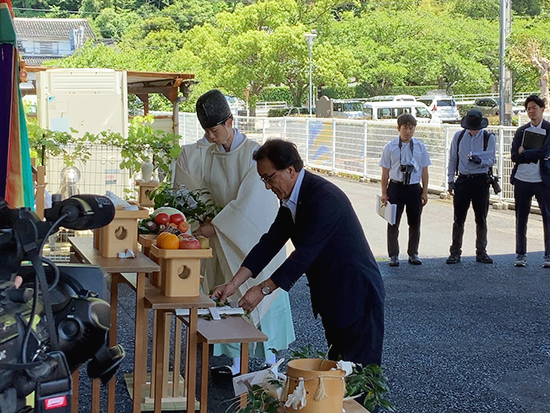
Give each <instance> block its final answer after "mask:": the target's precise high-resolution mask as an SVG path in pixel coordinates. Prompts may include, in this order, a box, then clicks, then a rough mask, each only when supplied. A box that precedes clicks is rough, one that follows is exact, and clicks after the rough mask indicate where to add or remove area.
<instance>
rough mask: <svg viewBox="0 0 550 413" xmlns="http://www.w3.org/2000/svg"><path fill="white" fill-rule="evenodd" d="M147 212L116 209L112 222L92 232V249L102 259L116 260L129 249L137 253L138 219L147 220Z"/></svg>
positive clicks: (145, 210) (144, 210) (143, 210)
mask: <svg viewBox="0 0 550 413" xmlns="http://www.w3.org/2000/svg"><path fill="white" fill-rule="evenodd" d="M148 216H149V210H147V209H146V208H140V209H139V210H138V211H128V210H125V209H117V210H116V211H115V218H114V219H113V221H112V222H111V223H110V224H109V225H107V226H105V227H103V228H99V229H97V230H95V231H94V248H95V249H97V250H98V251H99V254H100V255H101V256H102V257H106V258H116V257H118V253H119V252H125V251H126V250H127V249H131V250H132V251H133V252H134V253H137V251H138V223H137V221H138V219H142V218H147V217H148Z"/></svg>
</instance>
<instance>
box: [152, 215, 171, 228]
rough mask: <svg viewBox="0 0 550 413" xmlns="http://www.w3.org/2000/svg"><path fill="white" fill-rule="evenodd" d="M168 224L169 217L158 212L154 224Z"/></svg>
mask: <svg viewBox="0 0 550 413" xmlns="http://www.w3.org/2000/svg"><path fill="white" fill-rule="evenodd" d="M169 222H170V216H169V215H168V214H167V213H166V212H160V213H158V214H157V216H156V217H155V224H157V225H166V224H168V223H169Z"/></svg>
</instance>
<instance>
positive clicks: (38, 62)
mask: <svg viewBox="0 0 550 413" xmlns="http://www.w3.org/2000/svg"><path fill="white" fill-rule="evenodd" d="M22 58H23V60H24V62H25V64H26V65H27V66H42V63H44V62H47V61H50V60H56V59H61V58H62V56H47V55H40V56H22Z"/></svg>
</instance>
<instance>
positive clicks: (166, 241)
mask: <svg viewBox="0 0 550 413" xmlns="http://www.w3.org/2000/svg"><path fill="white" fill-rule="evenodd" d="M157 247H159V248H162V249H166V250H177V249H178V248H179V247H180V240H179V238H178V236H177V235H175V234H168V233H167V234H166V235H165V236H164V237H163V238H162V239H161V240H160V243H159V241H158V239H157Z"/></svg>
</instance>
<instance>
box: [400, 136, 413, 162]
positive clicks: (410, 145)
mask: <svg viewBox="0 0 550 413" xmlns="http://www.w3.org/2000/svg"><path fill="white" fill-rule="evenodd" d="M397 146H398V147H399V164H400V165H403V163H402V162H401V159H402V158H401V148H402V147H403V142H402V141H401V138H399V145H397ZM409 147H410V148H411V160H412V158H413V156H414V143H413V138H411V141H410V142H409Z"/></svg>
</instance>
